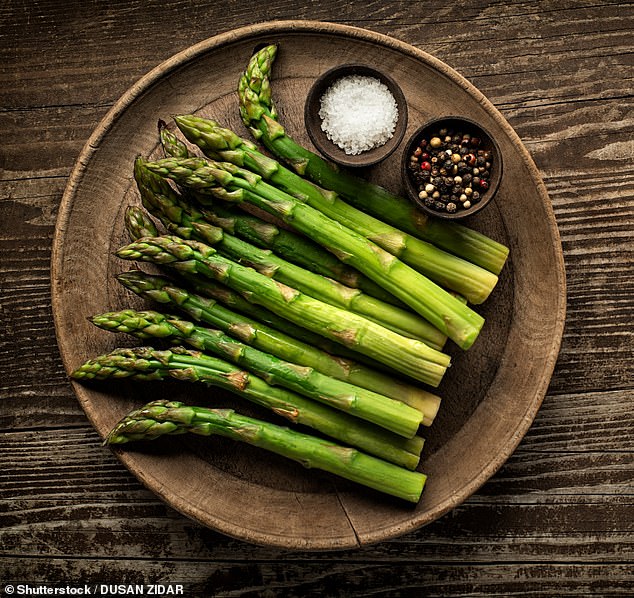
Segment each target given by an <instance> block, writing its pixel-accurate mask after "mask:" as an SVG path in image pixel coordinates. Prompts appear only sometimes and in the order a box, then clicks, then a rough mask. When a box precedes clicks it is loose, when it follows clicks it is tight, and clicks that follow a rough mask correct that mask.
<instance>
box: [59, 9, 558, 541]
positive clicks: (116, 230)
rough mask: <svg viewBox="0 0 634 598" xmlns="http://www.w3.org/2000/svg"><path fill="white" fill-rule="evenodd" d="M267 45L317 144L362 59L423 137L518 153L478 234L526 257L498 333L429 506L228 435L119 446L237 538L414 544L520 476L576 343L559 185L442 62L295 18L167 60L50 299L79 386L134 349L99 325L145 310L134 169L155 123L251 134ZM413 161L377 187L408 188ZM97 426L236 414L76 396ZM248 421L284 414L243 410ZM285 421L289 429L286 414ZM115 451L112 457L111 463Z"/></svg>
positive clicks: (433, 464) (508, 280) (501, 292)
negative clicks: (514, 458)
mask: <svg viewBox="0 0 634 598" xmlns="http://www.w3.org/2000/svg"><path fill="white" fill-rule="evenodd" d="M263 43H277V44H279V53H278V58H277V60H276V63H275V66H274V71H273V77H272V88H273V96H274V99H275V101H276V104H277V107H278V110H279V113H280V120H281V122H282V123H283V124H284V126H285V127H286V129H287V131H288V132H289V134H290V135H291V136H293V137H295V138H296V139H297V140H299V141H300V142H303V143H304V144H305V145H309V139H308V136H307V135H306V133H305V131H304V129H303V102H304V98H305V97H306V93H307V90H308V89H309V87H310V85H311V83H312V82H313V80H314V79H315V77H317V76H318V75H319V74H320V73H322V72H324V71H325V70H327V69H329V68H331V67H333V66H335V65H336V64H340V63H344V62H357V61H363V62H366V63H370V64H376V65H377V66H379V67H380V68H381V69H383V70H385V71H387V72H389V73H390V74H391V75H392V77H394V79H396V81H397V82H398V83H399V84H400V85H401V87H402V89H403V91H404V92H405V95H406V97H407V99H408V102H409V131H408V134H407V135H406V137H408V136H409V134H410V133H411V132H413V131H414V130H415V128H416V127H418V126H419V125H420V124H421V123H423V122H425V121H427V120H429V119H430V118H432V117H435V116H442V115H445V114H452V115H465V116H468V117H470V118H472V119H474V120H476V121H478V122H480V123H482V125H484V126H485V127H486V129H488V130H489V131H490V132H491V133H492V134H493V135H494V136H495V137H496V139H497V140H498V142H499V144H500V148H501V150H502V152H503V154H504V164H505V172H504V179H503V181H502V184H501V187H500V189H499V191H498V194H497V197H496V201H495V202H494V204H493V205H491V206H489V207H488V208H487V210H485V211H484V212H483V213H481V214H479V215H477V216H475V217H473V220H471V221H470V223H469V224H470V225H471V226H473V227H474V228H476V229H479V230H481V231H483V232H484V233H486V234H488V235H490V236H492V237H494V238H496V239H497V240H499V241H501V242H503V243H505V244H507V245H508V246H510V249H511V258H510V259H509V262H508V264H507V265H506V266H505V268H504V271H503V273H502V275H501V277H500V281H499V284H498V286H497V288H496V289H495V291H494V293H493V294H492V296H491V297H490V298H489V300H488V301H487V302H486V303H485V304H484V305H482V306H480V307H479V308H478V311H480V313H482V314H483V315H484V316H485V318H486V320H487V323H486V325H485V328H484V330H483V333H482V334H481V336H480V338H479V339H478V341H477V342H476V343H475V344H474V346H473V347H472V348H471V349H470V350H469V351H467V352H461V351H460V350H455V351H454V350H451V353H452V354H453V358H454V365H453V366H452V368H451V370H450V371H449V372H448V374H447V375H446V376H445V379H444V381H443V383H442V385H441V386H440V388H439V393H440V394H441V395H442V396H443V405H442V406H441V411H440V414H439V416H438V418H437V420H436V422H435V423H434V425H433V426H432V427H431V428H429V429H425V430H424V434H425V436H426V438H427V442H426V446H425V449H424V458H423V460H422V462H421V465H420V469H421V470H422V471H424V472H425V473H427V474H428V476H429V478H428V483H427V486H426V488H425V490H424V492H423V497H422V499H421V501H420V503H419V504H418V505H416V506H410V505H408V504H403V503H402V502H400V501H398V500H394V499H391V498H389V497H385V496H382V495H379V494H378V493H376V492H373V491H370V490H366V489H364V488H361V487H359V486H356V485H354V484H352V483H347V482H345V481H342V480H339V479H335V478H334V477H333V476H330V475H327V474H325V473H321V472H315V471H311V470H306V469H303V468H302V467H301V466H300V465H299V464H296V463H294V462H288V461H285V460H283V459H281V458H277V457H276V456H274V455H268V454H263V453H261V452H259V451H258V450H257V449H252V447H249V446H243V445H238V444H236V443H232V442H230V441H226V440H224V439H213V438H212V439H205V438H192V439H189V438H186V437H173V438H168V439H161V440H158V441H155V442H153V443H138V444H137V445H129V446H128V447H126V448H124V449H121V450H117V451H116V452H117V454H118V456H119V458H120V459H121V461H122V462H123V463H124V464H125V465H126V466H127V467H128V468H129V469H130V471H132V472H133V473H134V474H135V475H136V476H137V477H138V479H140V480H141V481H142V482H143V483H144V484H145V485H146V486H147V487H148V488H150V489H151V490H153V491H154V492H155V493H156V494H158V495H159V496H160V497H162V498H163V499H164V500H165V501H167V502H168V503H169V504H170V505H171V506H172V507H174V508H176V509H177V510H179V511H181V512H182V513H184V514H186V515H188V516H189V517H192V518H193V519H195V520H197V521H199V522H200V523H202V524H204V525H207V526H209V527H211V528H214V529H216V530H219V531H221V532H223V533H225V534H228V535H231V536H234V537H238V538H241V539H244V540H248V541H251V542H255V543H260V544H266V545H275V546H282V547H288V548H295V549H307V550H326V549H337V548H351V547H355V546H359V545H364V544H369V543H373V542H378V541H381V540H385V539H388V538H392V537H395V536H397V535H400V534H403V533H406V532H409V531H411V530H414V529H416V528H418V527H420V526H422V525H424V524H427V523H429V522H431V521H433V520H435V519H436V518H438V517H440V516H441V515H442V514H444V513H446V512H447V511H449V510H450V509H452V508H453V507H455V506H456V505H458V504H459V503H461V502H462V501H464V500H465V499H466V498H467V497H469V496H470V495H471V494H472V493H473V492H475V491H476V490H477V489H478V487H480V486H481V485H482V484H483V483H484V482H485V481H486V480H487V479H488V478H489V477H490V476H491V475H493V473H494V472H495V471H496V470H497V469H498V468H499V467H500V466H501V465H502V464H503V463H504V461H505V460H506V459H507V458H508V457H509V455H510V454H511V453H512V452H513V450H514V449H515V448H516V446H517V444H518V443H519V441H520V439H521V438H522V437H523V436H524V434H525V433H526V431H527V430H528V428H529V426H530V425H531V422H532V421H533V418H534V417H535V414H536V412H537V410H538V408H539V406H540V404H541V401H542V399H543V397H544V394H545V392H546V389H547V386H548V383H549V380H550V377H551V375H552V371H553V368H554V364H555V361H556V358H557V354H558V351H559V345H560V341H561V335H562V329H563V323H564V312H565V275H564V267H563V259H562V253H561V248H560V242H559V236H558V232H557V228H556V225H555V221H554V217H553V212H552V209H551V206H550V202H549V199H548V196H547V194H546V190H545V188H544V185H543V184H542V182H541V180H540V177H539V175H538V172H537V170H536V168H535V166H534V164H533V162H532V160H531V158H530V157H529V155H528V153H527V151H526V150H525V148H524V146H523V145H522V143H521V141H520V140H519V138H518V137H517V135H516V134H515V133H514V131H513V130H512V129H511V127H510V126H509V124H508V123H507V122H506V121H505V120H504V119H503V117H502V116H501V115H500V113H499V112H497V111H496V109H495V108H494V107H493V106H492V105H491V103H490V102H489V101H488V100H487V99H486V98H485V97H483V95H482V94H481V93H480V92H479V91H478V90H477V89H475V88H474V87H473V86H472V85H471V84H470V83H468V82H467V81H466V80H465V79H464V78H462V77H461V76H460V75H458V74H457V73H456V72H455V71H453V70H452V69H450V68H449V67H448V66H446V65H445V64H444V63H442V62H440V61H439V60H437V59H435V58H433V57H432V56H430V55H428V54H426V53H424V52H421V51H420V50H417V49H415V48H413V47H411V46H409V45H407V44H405V43H402V42H399V41H397V40H395V39H392V38H389V37H386V36H383V35H379V34H377V33H374V32H370V31H365V30H361V29H357V28H351V27H346V26H341V25H334V24H330V23H321V22H306V21H282V22H270V23H262V24H259V25H256V26H252V27H248V28H244V29H240V30H236V31H232V32H230V33H226V34H223V35H219V36H217V37H214V38H212V39H209V40H207V41H204V42H202V43H200V44H198V45H196V46H193V47H191V48H189V49H187V50H185V51H184V52H181V53H180V54H177V55H176V56H174V57H173V58H171V59H169V60H168V61H166V62H165V63H163V64H162V65H160V66H159V67H158V68H156V69H154V70H153V71H152V72H150V73H149V74H148V75H146V76H145V77H143V78H142V79H141V80H140V81H139V82H138V83H137V84H135V85H134V86H133V87H132V88H131V89H130V90H129V91H128V92H127V93H126V94H125V95H124V96H123V97H122V98H121V99H120V100H119V101H118V102H117V103H116V104H115V106H114V107H113V108H112V110H111V111H110V112H109V114H108V115H107V116H106V118H105V119H104V120H103V122H102V123H101V124H100V125H99V127H98V128H97V130H96V131H95V132H94V134H93V135H92V137H91V138H90V140H89V141H88V143H87V145H86V147H85V148H84V150H83V151H82V153H81V155H80V157H79V159H78V162H77V165H76V167H75V169H74V171H73V173H72V176H71V178H70V180H69V183H68V187H67V189H66V192H65V194H64V197H63V200H62V204H61V208H60V214H59V220H58V225H57V230H56V236H55V240H54V248H53V259H52V294H53V312H54V316H55V326H56V332H57V337H58V342H59V347H60V351H61V355H62V358H63V360H64V364H65V366H66V368H67V370H68V371H69V372H70V371H72V370H73V369H74V368H76V367H78V366H79V365H80V364H81V363H82V362H84V361H85V360H86V359H89V358H91V357H94V356H96V355H97V354H100V353H104V352H107V351H109V350H111V349H113V348H114V347H115V346H121V345H124V346H126V345H127V346H130V345H133V344H135V343H134V341H131V340H129V339H127V338H125V337H123V336H119V335H114V334H111V333H108V332H104V331H101V330H98V329H96V328H95V327H93V326H92V325H91V324H89V323H88V321H87V317H89V316H91V315H93V314H96V313H100V312H103V311H108V310H113V309H121V308H124V307H130V306H131V307H136V306H142V305H144V304H143V303H142V302H140V301H139V300H138V299H137V298H136V297H134V296H133V295H132V294H131V293H129V292H127V291H126V290H125V289H123V288H122V287H121V286H120V285H119V284H118V283H117V282H116V280H115V275H116V274H118V273H119V272H122V271H125V270H128V269H130V268H131V264H129V263H126V262H122V261H120V260H118V259H117V258H115V257H114V256H113V251H114V250H115V249H116V248H118V247H120V246H121V245H124V244H126V243H127V242H128V239H127V237H126V234H125V231H124V226H123V212H124V209H125V207H126V206H127V205H128V204H129V203H138V201H139V200H138V197H137V195H136V191H135V187H134V184H133V178H132V165H133V161H134V158H135V157H136V156H137V155H138V154H141V155H144V156H147V155H152V154H153V153H155V152H156V151H157V145H158V139H157V128H156V125H157V120H158V119H159V118H162V119H164V120H168V121H169V120H170V118H171V117H172V116H173V115H176V114H187V113H199V114H201V115H203V116H208V117H212V118H214V119H215V120H217V121H220V122H221V123H223V124H224V125H225V126H228V127H230V128H233V129H234V130H236V131H237V132H238V133H239V134H241V135H243V136H244V137H249V135H248V133H247V131H246V130H245V129H244V128H243V126H242V124H241V122H240V119H239V116H238V100H237V96H236V93H235V89H236V86H237V81H238V77H239V74H240V72H241V70H242V69H243V68H244V67H245V65H246V64H247V62H248V60H249V58H250V56H251V55H252V52H253V50H254V49H255V48H256V47H258V46H259V45H261V44H263ZM399 162H400V151H397V152H395V153H394V154H393V155H392V156H391V157H390V158H388V159H387V160H386V161H385V162H383V163H381V164H380V165H378V166H375V167H372V168H371V169H368V170H367V171H366V172H365V173H364V176H367V177H369V178H371V179H372V180H374V181H376V182H378V183H380V184H382V185H384V186H386V187H388V188H390V189H392V190H394V191H397V192H403V188H402V184H401V179H400V174H399ZM74 388H75V391H76V393H77V396H78V398H79V401H80V402H81V405H82V406H83V408H84V410H85V411H86V414H87V416H88V417H89V419H90V421H91V422H92V423H93V425H94V426H95V428H96V429H97V430H98V432H99V433H100V434H101V435H102V436H104V435H105V434H106V433H107V432H108V431H109V430H110V429H111V427H112V426H113V425H114V424H115V423H116V422H117V420H118V419H119V418H120V417H122V416H123V415H124V414H125V413H126V412H127V411H128V410H130V409H132V408H134V407H136V406H139V405H141V404H142V403H144V402H147V401H149V400H152V399H154V398H157V397H161V396H163V397H168V396H169V397H172V398H175V399H180V400H184V401H186V402H190V403H192V404H193V403H198V404H206V405H234V401H233V399H231V398H230V397H228V396H226V395H224V394H223V393H220V392H214V391H213V390H208V389H206V388H203V387H197V386H194V385H186V384H182V383H177V382H174V383H169V384H160V385H159V384H156V385H152V384H143V383H137V384H135V383H132V382H130V383H122V382H117V383H114V382H113V383H101V384H97V383H95V384H77V383H74ZM235 406H236V407H238V408H239V409H240V411H243V412H249V413H255V414H257V415H259V416H262V417H268V415H266V414H264V413H263V412H258V411H257V410H256V409H255V408H251V407H248V406H246V405H245V404H244V403H240V402H237V401H236V402H235ZM271 417H273V416H271ZM104 450H105V449H104Z"/></svg>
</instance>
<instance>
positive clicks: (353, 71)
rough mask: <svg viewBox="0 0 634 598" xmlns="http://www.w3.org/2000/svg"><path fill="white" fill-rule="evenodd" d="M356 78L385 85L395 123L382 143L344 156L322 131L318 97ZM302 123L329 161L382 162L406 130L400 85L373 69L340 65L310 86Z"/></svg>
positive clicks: (358, 164)
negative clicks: (393, 107)
mask: <svg viewBox="0 0 634 598" xmlns="http://www.w3.org/2000/svg"><path fill="white" fill-rule="evenodd" d="M350 75H360V76H365V77H373V78H375V79H378V80H379V81H381V82H382V83H383V84H385V85H386V86H387V88H388V89H389V90H390V92H391V94H392V96H394V99H395V101H396V106H397V108H398V120H397V122H396V126H395V129H394V133H393V134H392V136H391V137H390V138H389V139H388V140H387V141H386V142H385V143H384V144H383V145H380V146H377V147H374V148H372V149H369V150H366V151H363V152H361V153H360V154H348V153H346V151H345V150H344V149H342V148H340V147H339V146H338V145H337V144H335V143H333V142H332V141H331V140H330V139H329V138H328V135H327V134H326V133H325V131H324V130H323V129H322V123H323V120H322V118H321V117H320V116H319V111H320V108H321V98H322V96H323V95H324V93H325V92H326V91H327V90H328V88H329V87H330V86H331V85H333V84H334V83H335V82H336V81H338V80H339V79H341V78H342V77H346V76H350ZM304 123H305V125H306V130H307V131H308V135H309V136H310V139H311V141H312V142H313V145H314V146H315V147H316V148H317V149H318V150H319V151H320V152H321V153H322V154H323V155H324V156H325V157H326V158H328V159H329V160H332V161H333V162H336V163H337V164H340V165H341V166H348V167H356V168H359V167H364V166H372V165H374V164H378V163H379V162H381V161H382V160H385V158H387V157H388V156H389V155H390V154H391V153H392V152H394V150H396V148H397V147H398V145H399V143H400V142H401V140H402V139H403V135H404V134H405V130H406V129H407V101H406V100H405V96H404V94H403V91H402V90H401V88H400V86H399V85H398V84H397V83H396V81H394V79H393V78H392V77H390V76H389V75H387V74H386V73H384V72H383V71H380V70H378V69H376V68H374V67H371V66H368V65H365V64H342V65H339V66H336V67H334V68H331V69H329V70H327V71H326V72H325V73H323V74H322V75H320V76H319V77H317V79H316V80H315V82H314V83H313V85H312V86H311V88H310V90H309V92H308V96H307V97H306V104H305V105H304Z"/></svg>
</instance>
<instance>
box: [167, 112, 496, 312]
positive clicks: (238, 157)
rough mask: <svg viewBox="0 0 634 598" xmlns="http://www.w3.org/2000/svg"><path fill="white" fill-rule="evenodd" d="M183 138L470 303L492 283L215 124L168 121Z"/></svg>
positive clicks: (460, 261) (493, 282) (484, 294)
mask: <svg viewBox="0 0 634 598" xmlns="http://www.w3.org/2000/svg"><path fill="white" fill-rule="evenodd" d="M174 120H175V121H176V124H177V125H178V127H179V129H180V130H181V131H182V132H183V134H184V135H185V137H187V139H188V140H189V141H191V142H192V143H196V144H197V145H198V146H199V147H200V148H201V149H202V151H203V153H205V155H207V156H208V157H210V158H212V159H215V160H224V161H227V162H231V163H233V164H235V165H237V166H241V167H244V168H247V169H249V170H251V171H253V172H255V173H256V174H258V175H260V176H261V177H262V178H264V179H265V180H267V181H268V182H270V183H271V184H272V185H274V186H276V187H278V188H279V189H281V190H282V191H285V192H286V193H289V194H291V195H293V196H294V197H296V198H298V199H301V200H302V201H305V202H306V203H307V204H308V205H310V206H312V207H313V208H315V209H317V210H319V211H320V212H323V213H324V214H326V216H328V217H330V218H332V219H333V220H336V221H337V222H340V223H341V224H343V225H344V226H346V227H348V228H350V229H352V230H354V231H356V232H357V233H359V234H361V235H363V236H364V237H366V238H368V239H370V240H372V241H374V242H375V243H376V244H377V245H378V246H379V247H382V248H383V249H385V250H386V251H388V252H389V253H391V254H392V255H395V256H396V257H398V258H399V259H400V260H401V261H403V262H405V263H406V264H409V265H410V266H412V268H414V269H415V270H418V271H419V272H421V273H422V274H425V275H426V276H427V277H429V278H430V279H431V280H433V281H434V282H436V283H438V284H439V285H441V286H443V287H445V288H447V289H451V290H453V291H455V292H457V293H460V294H461V295H463V296H464V297H466V298H467V300H468V301H470V302H471V303H474V304H479V303H482V302H483V301H484V300H485V299H486V298H487V297H488V296H489V295H490V293H491V291H492V290H493V288H494V287H495V285H496V283H497V280H498V278H497V276H496V275H495V274H493V273H491V272H489V271H488V270H485V269H484V268H481V267H480V266H477V265H475V264H472V263H471V262H468V261H466V260H464V259H461V258H459V257H456V256H454V255H453V254H451V253H447V252H446V251H443V250H441V249H438V248H437V247H435V246H434V245H432V244H431V243H428V242H426V241H422V240H420V239H418V238H417V237H414V236H412V235H410V234H407V233H404V232H402V231H400V230H398V229H397V228H395V227H393V226H390V225H389V224H386V223H384V222H382V221H381V220H378V219H377V218H374V217H373V216H371V215H369V214H366V213H365V212H362V211H361V210H358V209H357V208H355V207H353V206H351V205H349V204H347V203H346V202H344V201H343V200H342V199H341V198H340V197H339V196H338V195H337V194H336V193H334V192H332V191H325V190H324V189H321V188H319V187H317V186H316V185H314V184H313V183H311V182H309V181H308V180H306V179H304V178H302V177H300V176H299V175H298V174H297V173H295V172H293V171H291V170H289V169H288V168H285V167H284V166H282V165H281V164H280V163H279V162H277V161H275V160H273V159H271V158H269V157H267V156H265V155H264V154H262V153H260V152H258V151H257V149H256V148H255V146H254V145H253V144H252V143H250V142H248V141H246V140H244V139H241V138H240V137H238V136H237V135H236V134H235V133H234V132H233V131H231V130H229V129H224V128H222V127H220V126H219V125H218V124H217V123H216V122H214V121H210V120H207V119H204V118H200V117H197V116H177V117H175V119H174Z"/></svg>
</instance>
